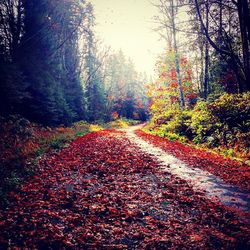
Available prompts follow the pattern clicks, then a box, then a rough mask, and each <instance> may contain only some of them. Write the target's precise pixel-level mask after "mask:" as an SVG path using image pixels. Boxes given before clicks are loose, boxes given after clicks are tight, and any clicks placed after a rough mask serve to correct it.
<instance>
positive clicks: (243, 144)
mask: <svg viewBox="0 0 250 250" xmlns="http://www.w3.org/2000/svg"><path fill="white" fill-rule="evenodd" d="M146 130H148V131H150V132H151V133H153V134H156V135H159V136H165V137H168V138H169V139H171V140H175V139H177V140H180V141H185V140H186V141H187V139H188V140H192V141H193V142H194V143H196V144H205V145H206V146H208V147H212V148H218V149H219V150H220V151H221V152H224V154H225V155H227V156H239V157H240V158H246V159H248V158H249V156H250V149H249V147H250V132H249V131H250V92H249V93H245V94H224V95H222V96H220V97H218V98H217V99H215V100H212V99H211V100H210V101H204V100H199V101H198V102H197V104H196V106H195V107H194V108H193V109H192V110H184V111H181V110H180V109H178V108H176V107H175V108H174V107H173V108H172V109H168V110H165V111H163V112H158V113H157V114H156V113H155V114H154V116H153V117H152V119H151V121H150V123H149V124H148V125H147V126H146ZM183 138H186V139H183Z"/></svg>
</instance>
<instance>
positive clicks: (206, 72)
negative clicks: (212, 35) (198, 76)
mask: <svg viewBox="0 0 250 250" xmlns="http://www.w3.org/2000/svg"><path fill="white" fill-rule="evenodd" d="M208 14H209V6H208V2H206V29H207V30H208V29H209V21H208ZM204 71H205V74H204V98H205V99H207V96H208V85H209V42H208V40H207V39H206V41H205V70H204Z"/></svg>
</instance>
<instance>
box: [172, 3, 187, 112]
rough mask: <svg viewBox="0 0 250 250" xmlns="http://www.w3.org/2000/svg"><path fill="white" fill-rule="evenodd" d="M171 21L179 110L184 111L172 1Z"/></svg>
mask: <svg viewBox="0 0 250 250" xmlns="http://www.w3.org/2000/svg"><path fill="white" fill-rule="evenodd" d="M171 19H172V20H171V21H172V27H173V40H174V52H175V66H176V73H177V79H178V86H179V92H180V106H181V109H184V108H185V99H184V94H183V88H182V80H181V70H180V57H179V53H178V47H177V40H176V28H175V13H174V3H173V0H171Z"/></svg>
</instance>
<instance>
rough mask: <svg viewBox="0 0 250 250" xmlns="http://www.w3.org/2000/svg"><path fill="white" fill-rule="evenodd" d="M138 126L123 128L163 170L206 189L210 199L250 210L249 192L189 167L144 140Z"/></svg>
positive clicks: (246, 210)
mask: <svg viewBox="0 0 250 250" xmlns="http://www.w3.org/2000/svg"><path fill="white" fill-rule="evenodd" d="M138 128H140V127H139V126H133V127H129V128H127V129H123V131H124V132H126V134H127V137H128V138H129V139H130V140H131V141H132V142H133V143H135V144H136V145H137V146H138V147H139V148H140V149H141V150H142V151H143V152H144V153H147V154H149V155H151V156H153V157H154V158H156V159H157V160H158V161H159V162H160V163H161V166H162V171H163V172H168V173H171V174H174V175H176V176H178V177H179V178H181V179H184V180H186V181H188V182H189V183H191V184H192V186H193V188H194V189H195V190H197V191H205V194H206V196H207V197H208V198H209V199H218V200H219V201H220V202H221V203H223V204H224V205H226V206H229V207H233V208H236V209H238V210H241V211H244V212H250V195H249V194H248V193H247V192H244V191H241V190H240V189H239V188H237V187H235V186H232V185H230V184H227V183H225V182H224V181H223V180H222V179H220V178H219V177H217V176H215V175H213V174H211V173H209V172H207V171H205V170H201V169H198V168H192V167H189V166H188V165H187V164H185V163H184V162H183V161H181V160H179V159H177V158H175V157H174V156H172V155H170V154H168V153H167V152H165V151H163V150H162V149H160V148H158V147H156V146H154V145H152V144H150V143H148V142H146V141H144V140H143V139H141V138H140V137H138V136H137V135H136V134H135V133H134V131H135V130H136V129H138Z"/></svg>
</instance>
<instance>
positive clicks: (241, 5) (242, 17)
mask: <svg viewBox="0 0 250 250" xmlns="http://www.w3.org/2000/svg"><path fill="white" fill-rule="evenodd" d="M237 8H238V16H239V21H240V33H241V41H242V53H243V65H244V74H245V84H244V85H245V86H244V89H245V90H250V52H249V43H250V41H249V30H248V29H249V23H248V22H249V21H250V20H249V9H248V3H247V0H238V2H237Z"/></svg>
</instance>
